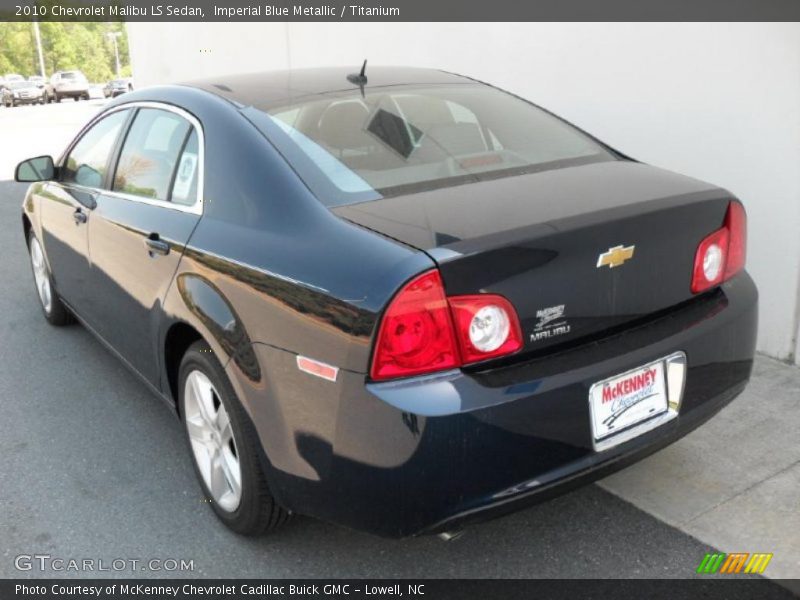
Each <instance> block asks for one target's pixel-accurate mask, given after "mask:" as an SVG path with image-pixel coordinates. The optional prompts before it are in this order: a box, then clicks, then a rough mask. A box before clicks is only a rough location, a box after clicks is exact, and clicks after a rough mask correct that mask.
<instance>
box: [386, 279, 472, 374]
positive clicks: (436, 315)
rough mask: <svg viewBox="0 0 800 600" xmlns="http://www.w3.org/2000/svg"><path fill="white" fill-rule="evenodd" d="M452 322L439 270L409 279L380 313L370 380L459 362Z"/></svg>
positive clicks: (443, 366)
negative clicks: (382, 314) (381, 315)
mask: <svg viewBox="0 0 800 600" xmlns="http://www.w3.org/2000/svg"><path fill="white" fill-rule="evenodd" d="M459 362H460V360H459V356H458V349H457V348H456V340H455V336H454V335H453V322H452V320H451V317H450V309H449V307H448V305H447V298H446V297H445V295H444V285H442V279H441V277H440V276H439V271H436V270H434V271H428V272H427V273H423V274H422V275H420V276H419V277H416V278H415V279H412V280H411V281H410V282H408V283H407V284H406V285H405V286H404V287H403V288H402V289H401V290H400V291H399V292H398V293H397V295H396V296H395V297H394V300H392V302H391V304H389V307H388V308H387V309H386V313H385V314H384V316H383V321H382V322H381V326H380V330H379V331H378V339H377V342H376V344H375V351H374V356H373V359H372V369H371V371H370V374H371V376H372V378H373V379H390V378H393V377H407V376H409V375H419V374H422V373H429V372H431V371H439V370H441V369H452V368H453V367H457V366H458V365H459Z"/></svg>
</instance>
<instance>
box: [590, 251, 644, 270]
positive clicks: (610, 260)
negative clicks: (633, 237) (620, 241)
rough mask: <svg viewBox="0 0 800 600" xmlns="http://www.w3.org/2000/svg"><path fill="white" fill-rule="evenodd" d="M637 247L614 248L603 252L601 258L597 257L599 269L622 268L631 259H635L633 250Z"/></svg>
mask: <svg viewBox="0 0 800 600" xmlns="http://www.w3.org/2000/svg"><path fill="white" fill-rule="evenodd" d="M635 248H636V246H628V247H627V248H626V247H623V246H614V247H613V248H609V249H608V252H603V253H602V254H601V255H600V256H598V257H597V268H598V269H599V268H600V267H606V266H607V267H610V268H611V269H613V268H614V267H618V266H620V265H621V264H622V263H624V262H625V261H626V260H628V259H629V258H633V250H634V249H635Z"/></svg>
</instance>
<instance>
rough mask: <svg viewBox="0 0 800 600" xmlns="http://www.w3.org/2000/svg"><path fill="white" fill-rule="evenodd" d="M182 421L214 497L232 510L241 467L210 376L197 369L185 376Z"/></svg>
mask: <svg viewBox="0 0 800 600" xmlns="http://www.w3.org/2000/svg"><path fill="white" fill-rule="evenodd" d="M183 419H184V422H185V423H186V430H187V432H188V434H189V442H190V444H191V447H192V452H193V453H194V459H195V462H196V463H197V468H198V470H199V471H200V475H201V476H202V477H203V481H204V482H205V484H206V488H207V489H208V490H209V491H210V492H211V495H212V497H213V498H214V501H215V502H216V503H217V504H218V505H219V506H220V508H222V509H223V510H225V511H228V512H233V511H235V510H236V509H237V508H238V507H239V503H240V501H241V498H242V470H241V466H240V464H239V452H238V449H237V446H236V439H235V437H234V433H233V428H232V426H231V420H230V417H229V415H228V411H227V410H226V409H225V405H224V404H223V403H222V401H221V400H220V397H219V394H218V393H217V390H216V389H215V388H214V385H213V384H212V383H211V380H210V379H209V378H208V377H207V376H206V375H205V373H203V372H202V371H199V370H194V371H192V372H191V373H189V375H188V376H187V377H186V383H185V388H184V415H183Z"/></svg>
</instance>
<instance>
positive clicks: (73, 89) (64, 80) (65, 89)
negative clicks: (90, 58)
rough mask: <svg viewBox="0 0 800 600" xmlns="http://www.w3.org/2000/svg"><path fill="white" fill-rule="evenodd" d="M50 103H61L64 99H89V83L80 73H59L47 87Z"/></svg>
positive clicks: (51, 78) (51, 79)
mask: <svg viewBox="0 0 800 600" xmlns="http://www.w3.org/2000/svg"><path fill="white" fill-rule="evenodd" d="M46 97H47V101H48V102H61V99H62V98H72V99H73V100H76V101H77V100H88V99H89V82H88V81H87V79H86V76H85V75H84V74H83V73H81V72H80V71H58V72H57V73H53V76H52V77H50V82H49V83H48V84H47V86H46Z"/></svg>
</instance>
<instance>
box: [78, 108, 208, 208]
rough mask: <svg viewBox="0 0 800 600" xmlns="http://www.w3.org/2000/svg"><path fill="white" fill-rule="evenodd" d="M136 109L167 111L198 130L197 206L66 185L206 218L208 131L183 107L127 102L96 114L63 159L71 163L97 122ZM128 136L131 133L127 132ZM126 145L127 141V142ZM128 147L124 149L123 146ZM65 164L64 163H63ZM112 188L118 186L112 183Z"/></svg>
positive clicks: (115, 166) (115, 165)
mask: <svg viewBox="0 0 800 600" xmlns="http://www.w3.org/2000/svg"><path fill="white" fill-rule="evenodd" d="M135 108H154V109H158V110H164V111H167V112H171V113H174V114H176V115H178V116H179V117H181V118H183V119H186V120H187V121H188V122H189V124H190V125H191V126H192V127H194V130H195V131H196V132H197V147H198V153H197V168H198V173H197V197H196V198H195V201H194V204H192V205H190V206H187V205H184V204H175V203H174V202H167V201H166V200H158V199H155V198H145V197H142V196H135V195H133V194H127V193H125V192H117V191H114V190H106V189H103V188H89V187H85V186H80V185H79V184H74V183H71V182H64V183H63V184H64V185H78V186H79V187H81V188H82V189H85V190H87V191H91V192H96V193H98V194H103V195H107V196H112V197H114V198H120V199H122V200H129V201H131V202H139V203H141V204H149V205H150V206H159V207H161V208H168V209H170V210H177V211H179V212H185V213H190V214H195V215H202V214H203V198H204V190H205V159H206V155H205V153H206V139H205V132H204V131H203V126H202V125H201V124H200V121H199V120H198V119H197V118H196V117H195V116H194V115H193V114H191V113H190V112H188V111H186V110H184V109H182V108H179V107H177V106H175V105H173V104H167V103H164V102H154V101H149V100H142V101H139V102H127V103H125V104H119V105H117V106H114V107H113V108H110V109H108V110H105V111H103V112H101V113H100V114H98V115H96V116H95V117H94V118H93V119H92V120H91V121H89V123H87V125H86V126H85V127H84V128H83V129H82V130H81V134H80V135H79V136H78V137H76V138H75V139H74V140H73V142H72V143H71V144H70V146H69V149H68V150H67V151H66V152H65V153H64V157H63V160H67V159H68V158H69V155H70V154H71V153H72V149H73V148H74V147H75V145H76V144H77V143H78V142H79V141H80V140H81V139H83V136H84V135H85V133H86V132H88V130H89V129H91V128H92V127H94V125H95V123H97V122H98V121H100V120H101V119H103V118H105V117H107V116H109V115H111V114H113V113H115V112H119V111H121V110H129V109H135ZM125 133H126V135H127V131H126V132H125ZM123 144H124V141H123ZM123 147H124V146H123ZM117 161H118V162H119V157H117ZM62 162H63V161H62ZM118 162H117V163H116V164H114V165H113V167H114V174H115V175H116V168H117V164H118ZM111 185H112V186H113V185H114V182H113V180H112V182H111Z"/></svg>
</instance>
